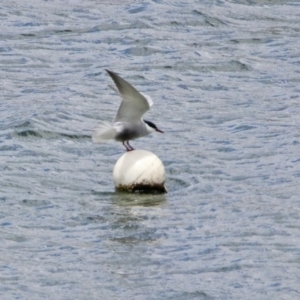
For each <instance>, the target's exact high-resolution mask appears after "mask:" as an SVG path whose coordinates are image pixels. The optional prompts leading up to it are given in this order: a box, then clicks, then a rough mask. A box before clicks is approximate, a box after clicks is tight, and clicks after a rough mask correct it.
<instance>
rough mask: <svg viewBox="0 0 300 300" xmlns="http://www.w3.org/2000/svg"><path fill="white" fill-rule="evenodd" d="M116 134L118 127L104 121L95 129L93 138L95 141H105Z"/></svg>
mask: <svg viewBox="0 0 300 300" xmlns="http://www.w3.org/2000/svg"><path fill="white" fill-rule="evenodd" d="M115 136H116V129H115V128H114V127H112V126H111V124H109V123H106V122H102V123H100V124H99V125H98V127H97V128H96V129H95V130H94V132H93V134H92V139H93V142H94V143H105V142H107V141H109V140H112V139H114V138H115Z"/></svg>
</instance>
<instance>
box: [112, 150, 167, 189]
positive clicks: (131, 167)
mask: <svg viewBox="0 0 300 300" xmlns="http://www.w3.org/2000/svg"><path fill="white" fill-rule="evenodd" d="M113 179H114V183H115V187H116V189H117V190H118V191H126V192H147V193H166V192H167V190H166V188H165V180H166V175H165V167H164V165H163V163H162V162H161V160H160V159H159V158H158V157H157V156H156V155H155V154H154V153H152V152H149V151H146V150H133V151H129V152H126V153H125V154H124V155H122V156H121V157H120V158H119V160H118V161H117V163H116V165H115V167H114V171H113Z"/></svg>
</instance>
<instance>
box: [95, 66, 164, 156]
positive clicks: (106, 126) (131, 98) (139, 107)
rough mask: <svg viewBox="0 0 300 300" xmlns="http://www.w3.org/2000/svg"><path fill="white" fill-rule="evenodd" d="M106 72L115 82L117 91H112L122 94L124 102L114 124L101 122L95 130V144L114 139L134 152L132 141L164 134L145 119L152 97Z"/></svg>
mask: <svg viewBox="0 0 300 300" xmlns="http://www.w3.org/2000/svg"><path fill="white" fill-rule="evenodd" d="M106 72H107V73H108V74H109V75H110V77H111V78H112V80H113V81H114V83H115V85H116V87H117V89H115V88H114V87H112V89H113V90H115V91H117V92H119V93H120V95H121V97H122V102H121V104H120V107H119V109H118V112H117V115H116V116H115V118H114V120H113V124H110V123H107V122H101V123H100V124H99V125H98V127H97V128H96V129H95V130H94V132H93V135H92V139H93V142H95V143H103V142H106V141H109V140H112V139H114V140H116V141H118V142H122V144H123V145H124V147H125V148H126V151H132V150H134V148H132V147H131V145H130V144H129V141H130V140H134V139H138V138H140V137H143V136H146V135H148V134H150V133H152V132H161V133H163V131H162V130H160V129H158V128H157V127H156V125H155V124H154V123H152V122H150V121H146V120H144V119H143V115H144V114H145V113H146V112H147V111H148V110H149V109H150V107H151V106H152V105H153V102H152V99H151V98H150V96H148V95H145V94H143V93H140V92H139V91H138V90H136V89H135V88H134V87H133V86H132V85H131V84H130V83H129V82H127V81H126V80H124V79H123V78H121V77H120V76H119V75H118V74H116V73H114V72H112V71H109V70H106Z"/></svg>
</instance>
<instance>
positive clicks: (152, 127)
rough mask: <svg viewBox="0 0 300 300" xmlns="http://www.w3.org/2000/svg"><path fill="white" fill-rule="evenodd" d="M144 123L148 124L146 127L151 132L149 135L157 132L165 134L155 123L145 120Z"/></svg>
mask: <svg viewBox="0 0 300 300" xmlns="http://www.w3.org/2000/svg"><path fill="white" fill-rule="evenodd" d="M144 122H145V123H146V127H147V130H148V131H149V133H152V132H155V131H157V132H160V133H164V132H163V131H162V130H160V129H158V128H157V127H156V125H155V124H154V123H152V122H150V121H146V120H144Z"/></svg>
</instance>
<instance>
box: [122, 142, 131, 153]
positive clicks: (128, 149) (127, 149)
mask: <svg viewBox="0 0 300 300" xmlns="http://www.w3.org/2000/svg"><path fill="white" fill-rule="evenodd" d="M122 144H123V146H124V147H125V148H126V151H127V152H128V151H131V148H128V147H127V146H126V144H125V141H124V142H123V143H122Z"/></svg>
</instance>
